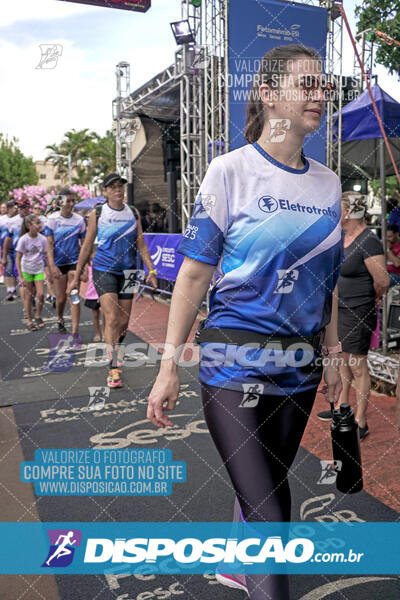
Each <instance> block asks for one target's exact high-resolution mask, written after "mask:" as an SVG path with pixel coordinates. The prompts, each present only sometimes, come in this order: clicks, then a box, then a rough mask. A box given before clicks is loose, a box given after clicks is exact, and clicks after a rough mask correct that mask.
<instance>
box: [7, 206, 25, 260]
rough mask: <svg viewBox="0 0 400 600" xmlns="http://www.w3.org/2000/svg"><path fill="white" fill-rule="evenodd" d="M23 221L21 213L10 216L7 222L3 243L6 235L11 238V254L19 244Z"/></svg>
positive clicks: (9, 250)
mask: <svg viewBox="0 0 400 600" xmlns="http://www.w3.org/2000/svg"><path fill="white" fill-rule="evenodd" d="M22 222H23V218H22V217H21V215H14V216H13V217H8V218H7V221H6V222H5V225H4V231H3V235H2V237H3V243H4V239H5V238H6V237H10V238H11V246H10V248H9V249H8V252H9V253H11V254H15V249H16V247H17V244H18V240H19V234H20V231H21V227H22Z"/></svg>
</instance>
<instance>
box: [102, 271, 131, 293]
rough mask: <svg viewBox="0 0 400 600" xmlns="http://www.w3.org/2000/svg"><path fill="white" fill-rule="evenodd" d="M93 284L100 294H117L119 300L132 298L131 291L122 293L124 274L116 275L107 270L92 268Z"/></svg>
mask: <svg viewBox="0 0 400 600" xmlns="http://www.w3.org/2000/svg"><path fill="white" fill-rule="evenodd" d="M92 277H93V284H94V287H95V288H96V292H97V293H98V295H99V298H100V296H103V294H117V296H118V298H119V299H120V300H132V298H133V293H124V292H123V291H122V290H123V289H124V286H125V275H124V274H123V273H121V275H116V274H115V273H108V272H107V271H97V270H96V269H92Z"/></svg>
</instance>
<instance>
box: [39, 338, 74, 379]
mask: <svg viewBox="0 0 400 600" xmlns="http://www.w3.org/2000/svg"><path fill="white" fill-rule="evenodd" d="M47 339H48V340H49V345H50V353H49V360H48V361H47V363H46V365H45V366H44V367H43V370H44V371H56V372H62V371H69V370H70V368H71V367H72V365H73V364H74V358H75V356H74V352H76V351H78V350H80V348H81V338H80V336H79V335H72V334H69V335H68V334H65V333H50V334H49V335H48V336H47Z"/></svg>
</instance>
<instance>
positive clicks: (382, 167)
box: [379, 139, 388, 354]
mask: <svg viewBox="0 0 400 600" xmlns="http://www.w3.org/2000/svg"><path fill="white" fill-rule="evenodd" d="M379 142H380V143H379V162H380V175H381V207H382V221H381V225H382V228H381V232H382V246H383V251H384V253H385V254H384V256H385V263H386V253H387V242H386V210H387V209H386V178H385V144H384V140H383V139H382V140H381V139H379ZM387 321H388V306H387V294H384V296H383V302H382V351H383V354H387V351H388V337H387Z"/></svg>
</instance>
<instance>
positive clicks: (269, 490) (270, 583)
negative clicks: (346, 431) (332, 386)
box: [202, 384, 317, 600]
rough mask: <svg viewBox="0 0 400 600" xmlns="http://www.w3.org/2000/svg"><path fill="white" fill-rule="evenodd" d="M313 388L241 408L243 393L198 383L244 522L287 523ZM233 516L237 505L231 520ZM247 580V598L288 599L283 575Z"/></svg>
mask: <svg viewBox="0 0 400 600" xmlns="http://www.w3.org/2000/svg"><path fill="white" fill-rule="evenodd" d="M316 391H317V390H316V389H313V390H310V391H307V392H301V393H296V394H292V395H287V396H265V395H260V396H259V401H258V403H256V401H254V400H253V401H252V402H250V403H249V402H248V403H247V406H246V402H243V400H244V394H243V393H242V392H239V391H238V392H236V391H231V390H224V389H222V388H216V387H212V386H208V385H205V384H202V400H203V408H204V414H205V418H206V422H207V425H208V428H209V430H210V433H211V436H212V438H213V440H214V443H215V445H216V447H217V450H218V452H219V454H220V456H221V458H222V460H223V462H224V465H225V467H226V468H227V470H228V473H229V476H230V478H231V481H232V484H233V487H234V489H235V493H236V498H237V500H238V501H239V504H240V508H241V511H242V517H243V519H244V520H245V521H264V522H268V521H279V522H286V521H290V510H291V498H290V489H289V483H288V480H287V474H288V471H289V469H290V467H291V465H292V463H293V461H294V458H295V456H296V453H297V450H298V448H299V445H300V441H301V438H302V436H303V433H304V430H305V427H306V425H307V421H308V418H309V416H310V412H311V409H312V407H313V404H314V400H315V395H316ZM241 404H244V406H243V405H242V406H241ZM238 516H240V510H238V505H237V503H236V510H235V520H238V519H237V517H238ZM246 584H247V588H248V592H249V596H250V599H251V600H289V583H288V577H287V575H246Z"/></svg>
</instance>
